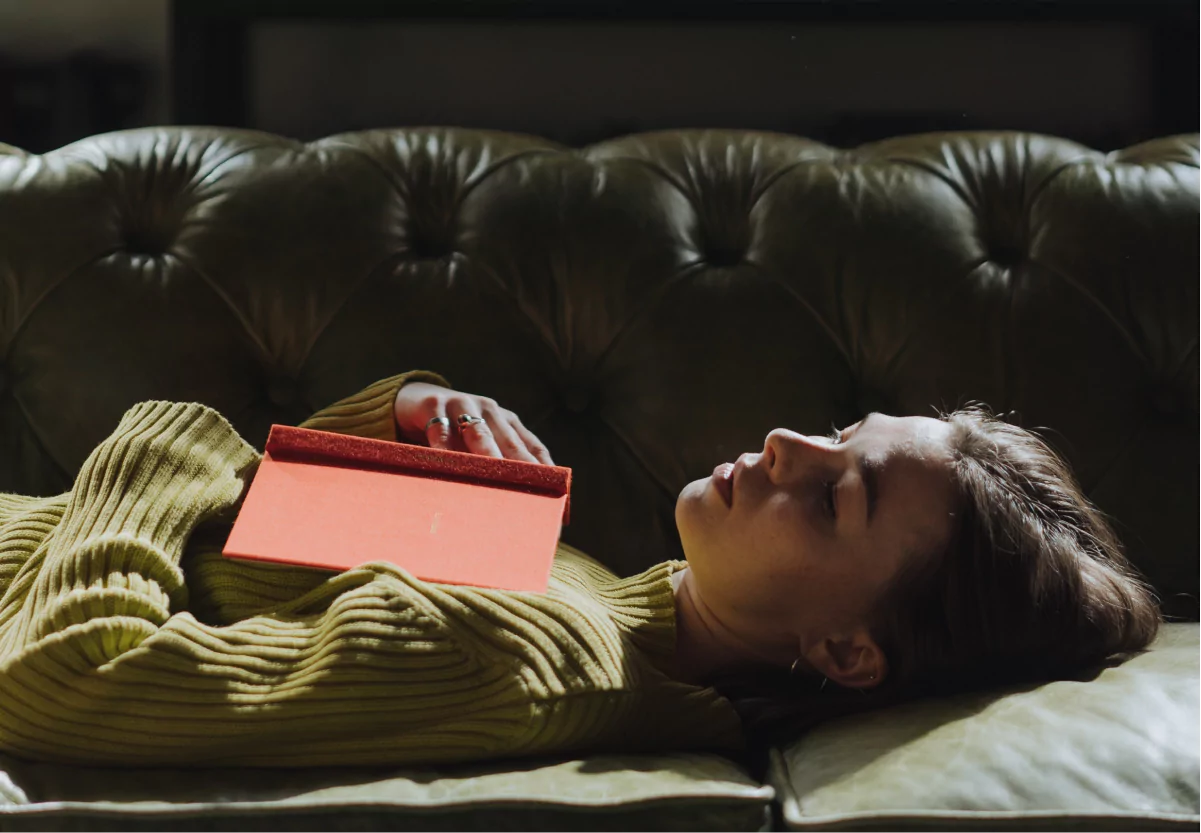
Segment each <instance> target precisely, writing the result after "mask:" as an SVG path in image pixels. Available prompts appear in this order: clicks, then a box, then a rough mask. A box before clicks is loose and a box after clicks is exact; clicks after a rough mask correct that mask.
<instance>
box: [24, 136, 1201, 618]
mask: <svg viewBox="0 0 1201 833" xmlns="http://www.w3.org/2000/svg"><path fill="white" fill-rule="evenodd" d="M1197 241H1198V142H1197V138H1196V137H1195V136H1184V137H1176V138H1167V139H1163V140H1159V141H1155V142H1150V143H1147V144H1143V145H1139V146H1137V147H1133V148H1129V149H1127V150H1125V151H1120V152H1116V153H1110V154H1104V153H1099V152H1096V151H1092V150H1089V149H1087V148H1084V147H1081V146H1079V145H1076V144H1073V143H1071V142H1067V141H1062V140H1058V139H1053V138H1047V137H1042V136H1034V135H1025V134H1005V133H990V134H939V135H927V136H914V137H908V138H900V139H895V140H891V141H886V142H881V143H878V144H874V145H870V146H867V147H860V148H856V149H854V150H837V149H834V148H830V147H826V146H823V145H820V144H817V143H814V142H811V141H806V140H804V139H800V138H795V137H791V136H782V135H769V134H762V133H744V132H672V133H660V134H650V135H640V136H631V137H628V138H623V139H618V140H614V141H610V142H606V143H604V144H600V145H595V146H592V147H588V148H584V149H581V150H572V149H567V148H563V147H560V146H557V145H554V144H552V143H549V142H546V141H543V140H540V139H537V138H531V137H525V136H517V135H508V134H499V133H486V132H479V131H467V130H434V129H430V130H376V131H370V132H363V133H354V134H347V135H340V136H333V137H330V138H328V139H324V140H321V141H318V142H314V143H311V144H299V143H296V142H292V141H289V140H286V139H282V138H279V137H276V136H270V135H265V134H261V133H253V132H246V131H235V130H223V129H201V128H163V129H145V130H135V131H128V132H122V133H114V134H108V135H103V136H96V137H93V138H90V139H86V140H83V141H80V142H77V143H75V144H73V145H70V146H68V147H65V148H62V149H60V150H57V151H54V152H52V153H49V154H46V155H44V156H33V155H27V154H25V153H23V152H21V151H20V150H17V149H15V148H11V147H5V146H0V491H15V492H22V493H36V494H52V493H56V492H60V491H63V490H65V489H67V488H69V486H70V483H71V480H72V477H73V475H74V473H75V472H76V470H77V469H78V467H79V465H80V464H81V463H82V461H83V459H84V458H85V456H86V455H87V454H88V453H89V451H90V450H91V449H92V447H93V446H94V445H95V443H96V442H97V441H99V440H100V439H101V438H102V437H104V436H105V435H106V434H107V433H108V432H110V431H111V430H112V429H113V427H114V426H115V425H116V423H117V421H118V419H119V417H120V415H121V414H122V413H123V412H124V410H125V409H126V408H128V407H129V406H130V405H132V404H133V403H135V402H138V401H140V400H145V399H174V400H194V401H199V402H204V403H207V404H209V405H212V406H213V407H215V408H218V409H220V410H221V411H222V412H224V413H225V414H226V415H227V416H228V417H229V419H230V420H231V421H232V422H233V424H234V425H235V426H236V427H237V428H238V430H239V431H241V432H242V433H243V435H244V436H245V437H246V438H247V439H248V440H250V441H251V442H252V443H254V444H256V445H257V446H258V447H259V448H261V447H262V442H263V440H264V439H265V437H266V432H267V430H268V427H269V426H270V425H271V423H273V422H280V423H292V424H294V423H296V422H298V421H300V420H302V419H304V418H305V417H306V416H307V415H308V414H309V413H311V412H312V411H314V410H316V409H318V408H320V407H323V406H324V405H326V404H329V403H330V402H332V401H334V400H336V399H338V398H340V397H342V396H345V395H347V394H349V393H352V392H354V391H355V390H357V389H358V388H360V387H361V386H363V385H365V384H367V383H369V382H372V381H374V380H376V379H378V378H380V377H383V376H386V375H390V374H392V373H396V372H399V371H401V370H408V369H413V368H426V369H433V370H437V371H439V372H441V373H443V374H444V375H446V376H447V377H448V378H449V380H450V381H451V382H452V383H453V384H454V385H455V386H456V387H458V388H460V389H463V390H467V391H471V392H473V393H480V394H485V395H489V396H492V397H494V398H496V399H497V400H498V401H500V402H501V403H502V404H503V405H505V406H506V407H508V408H511V409H512V410H515V411H516V412H517V413H518V414H520V415H521V416H522V417H523V419H524V420H525V421H526V423H527V424H528V425H529V426H530V427H531V428H532V429H533V430H534V431H535V432H536V433H537V434H538V435H539V436H540V437H541V438H542V439H543V440H545V441H546V442H547V443H548V445H549V446H550V448H551V451H552V453H553V454H554V455H555V458H556V461H557V462H560V463H562V464H565V465H569V466H571V467H573V469H574V470H575V480H574V483H575V490H574V501H573V513H572V514H573V520H572V524H571V526H570V527H568V529H567V530H566V533H565V539H566V540H567V541H568V542H570V543H573V544H575V545H577V546H579V547H580V548H582V549H584V550H585V551H587V552H589V553H591V554H593V555H595V556H596V557H598V558H600V559H602V560H604V561H606V562H608V563H609V564H610V565H611V566H612V567H614V568H615V569H617V570H618V571H621V572H624V573H630V572H633V571H636V570H639V569H641V568H643V567H645V566H647V565H649V564H651V563H654V562H655V561H658V560H661V559H663V558H667V557H679V555H680V549H679V542H678V539H677V537H676V533H675V527H674V520H673V505H674V499H675V496H676V494H677V493H678V492H679V490H680V488H681V487H682V486H683V485H684V484H685V483H687V482H688V481H690V480H692V479H695V478H698V477H702V476H705V475H706V474H708V473H709V472H710V471H711V470H712V468H713V466H714V465H716V464H717V463H719V462H721V461H725V460H731V459H733V458H734V457H735V456H737V454H739V453H741V452H743V451H747V450H759V449H761V448H762V446H763V441H764V436H765V434H766V433H767V432H768V431H769V430H771V429H772V428H775V427H778V426H787V427H790V428H794V429H796V430H799V431H803V432H806V433H820V432H824V431H826V430H827V429H828V427H829V426H830V424H831V423H835V424H837V425H839V426H842V425H846V424H849V423H851V422H853V421H855V420H856V419H858V418H860V417H861V416H862V415H863V414H864V413H866V412H867V411H870V410H880V411H884V412H886V413H890V414H896V415H900V414H925V415H933V414H934V409H935V408H941V409H951V408H954V407H956V406H958V405H960V404H963V403H964V402H965V401H967V400H982V401H984V402H986V403H988V404H989V405H990V406H992V407H993V408H994V409H996V410H998V411H1003V412H1013V414H1012V417H1011V419H1012V420H1013V421H1015V422H1018V423H1019V424H1021V425H1023V426H1026V427H1035V426H1040V427H1045V428H1046V429H1047V431H1046V432H1045V433H1046V434H1047V436H1048V437H1049V439H1050V440H1051V441H1052V443H1053V445H1055V446H1056V447H1057V448H1058V449H1059V450H1060V451H1061V452H1062V453H1063V454H1065V455H1066V457H1067V458H1068V460H1069V461H1070V462H1071V464H1072V465H1073V466H1074V468H1075V471H1076V473H1077V475H1078V477H1079V479H1080V481H1081V482H1082V484H1083V486H1084V488H1085V489H1086V490H1087V492H1088V494H1089V495H1090V496H1091V497H1092V498H1093V500H1094V501H1095V502H1096V503H1097V504H1099V505H1100V507H1101V508H1102V509H1103V510H1105V511H1106V512H1108V513H1109V514H1110V515H1111V516H1112V517H1113V518H1114V520H1115V523H1116V524H1117V528H1118V530H1119V533H1120V535H1121V536H1122V538H1123V539H1124V541H1125V542H1126V544H1127V546H1128V548H1129V550H1130V552H1131V554H1132V556H1133V558H1134V559H1135V561H1136V562H1137V563H1138V564H1139V565H1140V566H1141V567H1142V568H1143V569H1144V570H1145V571H1146V572H1147V573H1148V574H1149V575H1150V577H1151V578H1152V579H1153V581H1154V582H1155V583H1156V585H1157V587H1158V588H1159V590H1160V592H1161V593H1162V594H1163V595H1164V596H1165V602H1166V607H1167V609H1168V610H1169V612H1172V613H1183V614H1184V615H1188V616H1194V617H1195V616H1196V609H1197V608H1196V605H1197V588H1198V559H1197V552H1198V525H1197V514H1196V511H1197V505H1198V365H1197V331H1198V242H1197ZM1182 594H1188V595H1187V596H1186V595H1182Z"/></svg>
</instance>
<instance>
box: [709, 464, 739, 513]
mask: <svg viewBox="0 0 1201 833" xmlns="http://www.w3.org/2000/svg"><path fill="white" fill-rule="evenodd" d="M733 474H734V464H733V463H722V464H721V465H720V466H718V467H717V468H715V469H714V470H713V477H711V478H710V480H709V482H710V483H712V484H713V488H714V489H715V490H716V491H717V494H718V495H720V496H721V499H722V500H723V501H725V504H726V506H729V507H731V508H733V506H734V477H733Z"/></svg>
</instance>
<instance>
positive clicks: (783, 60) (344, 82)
mask: <svg viewBox="0 0 1201 833" xmlns="http://www.w3.org/2000/svg"><path fill="white" fill-rule="evenodd" d="M248 44H249V49H248V58H249V60H248V64H247V67H248V71H247V73H246V77H247V79H248V81H247V110H248V114H247V123H248V124H249V125H250V126H253V127H258V128H262V129H265V130H270V131H273V132H277V133H282V134H285V135H289V136H295V137H299V138H304V139H309V138H315V137H318V136H324V135H328V134H330V133H335V132H338V131H342V130H350V129H357V128H364V127H373V126H379V125H413V124H421V125H426V124H437V125H457V126H465V127H482V128H498V129H504V130H515V131H520V132H528V133H535V134H538V135H541V136H547V137H549V138H554V139H558V140H560V141H564V142H567V143H569V144H581V143H586V142H590V141H596V140H598V139H603V138H607V137H609V136H613V135H620V134H622V133H628V132H634V131H641V130H654V129H661V128H676V127H735V128H756V129H764V130H778V131H784V132H791V133H800V134H804V135H807V136H812V137H814V138H821V139H825V140H827V141H831V142H833V143H836V144H839V143H843V144H847V143H855V142H859V141H864V140H868V139H872V138H879V137H883V136H891V135H896V134H897V133H907V132H914V131H924V130H955V129H979V128H999V129H1018V130H1032V131H1037V132H1043V133H1050V134H1054V135H1059V136H1065V137H1068V138H1074V139H1078V140H1080V141H1084V142H1086V143H1088V144H1091V145H1094V146H1100V147H1118V146H1122V145H1125V144H1130V143H1132V142H1134V141H1138V140H1140V139H1142V138H1149V137H1150V136H1151V135H1153V134H1154V132H1155V125H1154V119H1155V114H1154V112H1153V108H1154V103H1155V96H1154V94H1153V89H1154V84H1155V77H1154V75H1155V73H1154V69H1153V67H1154V63H1153V60H1152V59H1153V55H1152V50H1153V37H1152V27H1150V26H1148V25H1145V24H1121V23H1093V22H1077V23H1063V22H1056V23H1050V24H1041V25H1035V24H1031V23H1028V22H1027V23H1022V22H1007V23H985V22H978V23H956V24H950V23H946V24H942V23H929V22H924V23H897V22H891V23H888V22H877V23H847V22H840V23H832V22H820V23H798V22H792V23H790V22H780V21H758V22H741V23H721V22H687V21H684V22H644V21H632V22H597V21H571V22H540V21H520V22H508V23H506V22H495V21H492V22H485V21H460V22H431V21H410V22H394V21H388V22H379V21H376V22H330V21H319V22H311V21H307V22H306V21H272V22H263V23H259V24H257V25H254V26H253V27H251V28H250V36H249V38H248ZM1194 106H1195V102H1194Z"/></svg>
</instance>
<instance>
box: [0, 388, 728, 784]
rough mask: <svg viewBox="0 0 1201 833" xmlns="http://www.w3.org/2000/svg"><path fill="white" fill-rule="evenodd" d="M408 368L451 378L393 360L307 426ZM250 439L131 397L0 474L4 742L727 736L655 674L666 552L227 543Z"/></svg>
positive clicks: (718, 715)
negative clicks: (529, 566) (54, 487)
mask: <svg viewBox="0 0 1201 833" xmlns="http://www.w3.org/2000/svg"><path fill="white" fill-rule="evenodd" d="M412 380H421V381H429V382H434V383H437V384H442V385H445V384H446V382H445V380H443V379H442V378H441V377H439V376H437V375H435V374H430V373H425V372H422V371H417V372H414V373H409V374H401V375H399V376H393V377H390V378H387V379H383V380H381V381H379V382H376V383H375V384H373V385H370V386H369V387H367V388H366V389H364V390H363V391H361V392H360V393H358V394H355V395H354V396H350V397H348V398H346V399H344V400H341V401H340V402H337V403H335V404H333V405H331V406H330V407H328V408H325V409H324V410H322V411H320V412H318V413H317V414H315V415H314V416H313V417H312V418H310V419H309V420H307V421H306V422H304V423H303V424H302V425H303V426H304V427H307V428H315V429H319V430H324V431H335V432H340V433H345V434H354V435H357V436H364V437H374V438H378V439H387V440H392V441H395V440H396V439H397V436H396V424H395V419H394V416H393V401H394V399H395V396H396V393H397V391H398V390H399V387H400V386H401V385H403V384H404V383H405V382H407V381H412ZM260 459H261V456H260V455H259V453H258V452H257V451H256V450H255V449H254V448H253V447H252V446H250V445H249V444H247V443H246V441H245V440H243V439H242V438H241V437H240V436H239V435H238V434H237V432H236V431H235V430H234V429H233V427H232V426H231V425H230V424H229V422H228V421H226V419H225V418H224V417H223V416H222V415H221V414H220V413H218V412H217V411H215V410H213V409H212V408H209V407H207V406H205V405H201V404H198V403H179V402H166V401H147V402H140V403H138V404H136V405H134V406H133V407H132V408H130V409H129V410H128V411H127V412H126V413H125V414H124V416H123V417H122V418H121V420H120V423H119V424H118V425H117V427H116V430H114V431H113V433H112V434H111V435H110V436H109V437H107V438H106V439H105V440H104V441H102V442H101V443H100V445H99V446H98V447H97V448H96V449H95V450H94V451H93V452H92V454H91V455H90V456H89V457H88V458H87V460H86V461H84V464H83V466H82V468H81V469H80V472H79V474H78V476H77V477H76V479H75V482H74V486H73V487H72V489H71V491H69V492H67V493H65V494H62V495H57V496H54V497H41V498H39V497H26V496H21V495H13V494H0V751H3V752H8V753H11V754H14V755H18V756H21V757H26V758H30V759H37V760H45V761H57V762H66V763H87V764H121V765H148V764H170V765H248V766H306V765H327V764H435V763H450V762H461V761H479V760H486V759H491V758H498V757H509V756H515V755H528V754H536V753H537V754H543V753H548V754H549V753H584V752H595V751H639V750H654V749H696V748H708V749H715V750H718V751H730V752H736V751H738V750H739V749H740V747H741V743H742V741H741V733H740V731H739V724H738V719H737V717H736V715H735V713H734V711H733V708H732V706H731V705H730V703H729V702H728V701H727V700H725V699H724V698H722V697H720V696H719V695H718V694H717V693H716V692H715V691H714V690H713V689H710V688H703V687H698V686H693V685H688V684H685V683H682V682H678V681H675V680H673V679H672V678H671V677H670V676H669V675H668V673H667V671H666V664H665V662H666V660H668V659H669V658H670V656H671V654H672V651H673V650H674V643H675V608H674V596H673V588H672V579H671V576H672V575H673V573H675V572H677V571H678V570H680V569H682V568H683V567H684V564H683V562H665V563H663V564H659V565H657V566H655V567H652V568H650V569H649V570H647V571H645V572H643V573H641V574H639V575H636V576H632V577H629V578H624V579H622V578H618V577H617V576H615V575H614V574H613V573H611V572H610V571H608V570H607V569H605V568H604V567H603V566H601V565H600V564H598V563H597V562H596V561H594V560H592V559H590V558H589V557H588V556H586V555H585V554H583V553H582V552H580V551H578V550H576V549H574V548H572V547H570V546H568V545H565V544H562V543H561V544H559V546H558V550H557V553H556V556H555V561H554V566H553V568H552V570H551V578H550V586H549V590H548V592H547V593H545V594H532V593H520V592H513V591H500V590H490V589H482V588H473V587H463V586H454V585H444V584H436V583H432V582H423V581H421V580H419V579H416V578H414V577H413V576H412V575H410V574H409V573H407V572H406V571H405V570H403V569H400V568H398V567H395V566H392V565H389V564H384V563H371V564H365V565H363V566H362V567H359V568H357V569H353V570H349V571H346V572H343V573H330V572H327V571H320V570H313V569H306V568H297V567H288V566H280V565H272V564H265V563H258V562H252V561H241V560H235V559H229V558H225V557H223V556H222V555H221V549H222V547H223V546H224V543H225V539H226V537H227V536H228V534H229V529H230V526H231V524H232V522H233V519H234V517H236V513H237V509H238V506H239V505H240V503H241V501H242V499H243V497H244V495H245V491H246V488H247V486H248V485H249V483H250V481H251V479H252V478H253V475H254V472H255V470H256V468H257V465H258V463H259V460H260ZM315 511H319V507H317V508H315Z"/></svg>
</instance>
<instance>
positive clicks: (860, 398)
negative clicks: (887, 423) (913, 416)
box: [855, 390, 891, 419]
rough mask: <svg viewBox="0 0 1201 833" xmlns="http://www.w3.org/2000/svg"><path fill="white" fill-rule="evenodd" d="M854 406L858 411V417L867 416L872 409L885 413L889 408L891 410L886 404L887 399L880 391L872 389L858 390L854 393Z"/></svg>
mask: <svg viewBox="0 0 1201 833" xmlns="http://www.w3.org/2000/svg"><path fill="white" fill-rule="evenodd" d="M855 408H856V409H857V410H858V412H859V417H860V419H862V418H863V417H865V416H867V415H868V414H870V413H871V412H872V411H878V412H879V413H882V414H887V413H888V412H889V410H891V409H890V407H889V405H888V400H887V399H886V398H885V397H884V396H882V395H881V394H880V393H878V392H877V391H873V390H861V391H859V393H857V394H856V395H855Z"/></svg>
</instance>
